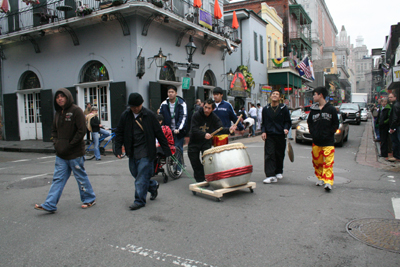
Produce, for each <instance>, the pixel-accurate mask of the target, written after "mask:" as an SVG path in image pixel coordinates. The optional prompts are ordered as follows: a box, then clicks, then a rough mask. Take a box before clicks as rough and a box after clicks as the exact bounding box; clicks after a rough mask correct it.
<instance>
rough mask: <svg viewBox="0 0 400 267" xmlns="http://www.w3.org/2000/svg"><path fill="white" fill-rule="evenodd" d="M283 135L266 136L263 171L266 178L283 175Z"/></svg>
mask: <svg viewBox="0 0 400 267" xmlns="http://www.w3.org/2000/svg"><path fill="white" fill-rule="evenodd" d="M285 149H286V139H285V135H283V134H280V135H268V134H267V139H266V140H265V144H264V171H265V176H266V177H271V176H275V175H276V174H278V173H283V160H284V158H285Z"/></svg>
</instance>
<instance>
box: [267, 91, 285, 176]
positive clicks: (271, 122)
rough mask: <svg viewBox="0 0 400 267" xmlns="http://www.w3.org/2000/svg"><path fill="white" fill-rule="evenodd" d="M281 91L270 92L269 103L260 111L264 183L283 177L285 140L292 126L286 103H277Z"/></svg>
mask: <svg viewBox="0 0 400 267" xmlns="http://www.w3.org/2000/svg"><path fill="white" fill-rule="evenodd" d="M280 98H281V93H280V91H278V90H273V91H272V92H271V103H270V104H268V105H267V106H265V107H264V109H263V111H262V125H261V133H262V134H261V138H262V140H264V141H265V145H264V171H265V176H266V177H267V178H265V179H264V181H263V182H264V184H270V183H276V182H277V181H278V180H277V179H282V178H283V159H284V158H285V148H286V140H285V135H286V134H288V132H289V129H290V128H291V127H292V121H291V119H290V114H289V110H288V108H287V106H286V105H284V104H281V103H279V100H280Z"/></svg>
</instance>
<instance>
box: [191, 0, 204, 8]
mask: <svg viewBox="0 0 400 267" xmlns="http://www.w3.org/2000/svg"><path fill="white" fill-rule="evenodd" d="M201 5H202V3H201V0H194V3H193V6H194V7H201Z"/></svg>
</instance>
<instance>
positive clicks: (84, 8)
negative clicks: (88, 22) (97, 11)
mask: <svg viewBox="0 0 400 267" xmlns="http://www.w3.org/2000/svg"><path fill="white" fill-rule="evenodd" d="M75 12H76V14H77V15H78V16H85V15H89V14H92V12H93V9H92V8H90V7H89V6H88V5H86V4H84V5H81V6H79V7H78V8H77V9H76V10H75Z"/></svg>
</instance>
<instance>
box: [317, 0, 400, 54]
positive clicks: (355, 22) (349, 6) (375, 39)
mask: <svg viewBox="0 0 400 267" xmlns="http://www.w3.org/2000/svg"><path fill="white" fill-rule="evenodd" d="M325 3H326V5H327V6H328V9H329V12H330V13H331V16H332V18H333V21H334V22H335V25H336V28H337V30H338V32H339V33H340V30H341V29H342V25H344V27H345V28H346V30H347V35H349V36H350V43H352V44H354V46H355V45H356V38H357V36H359V35H361V36H363V37H364V44H365V45H366V46H367V48H368V50H369V53H371V49H372V48H382V46H383V44H384V42H385V36H386V35H389V32H390V25H394V24H397V23H398V22H400V0H381V1H365V0H325ZM339 33H338V34H339Z"/></svg>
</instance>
